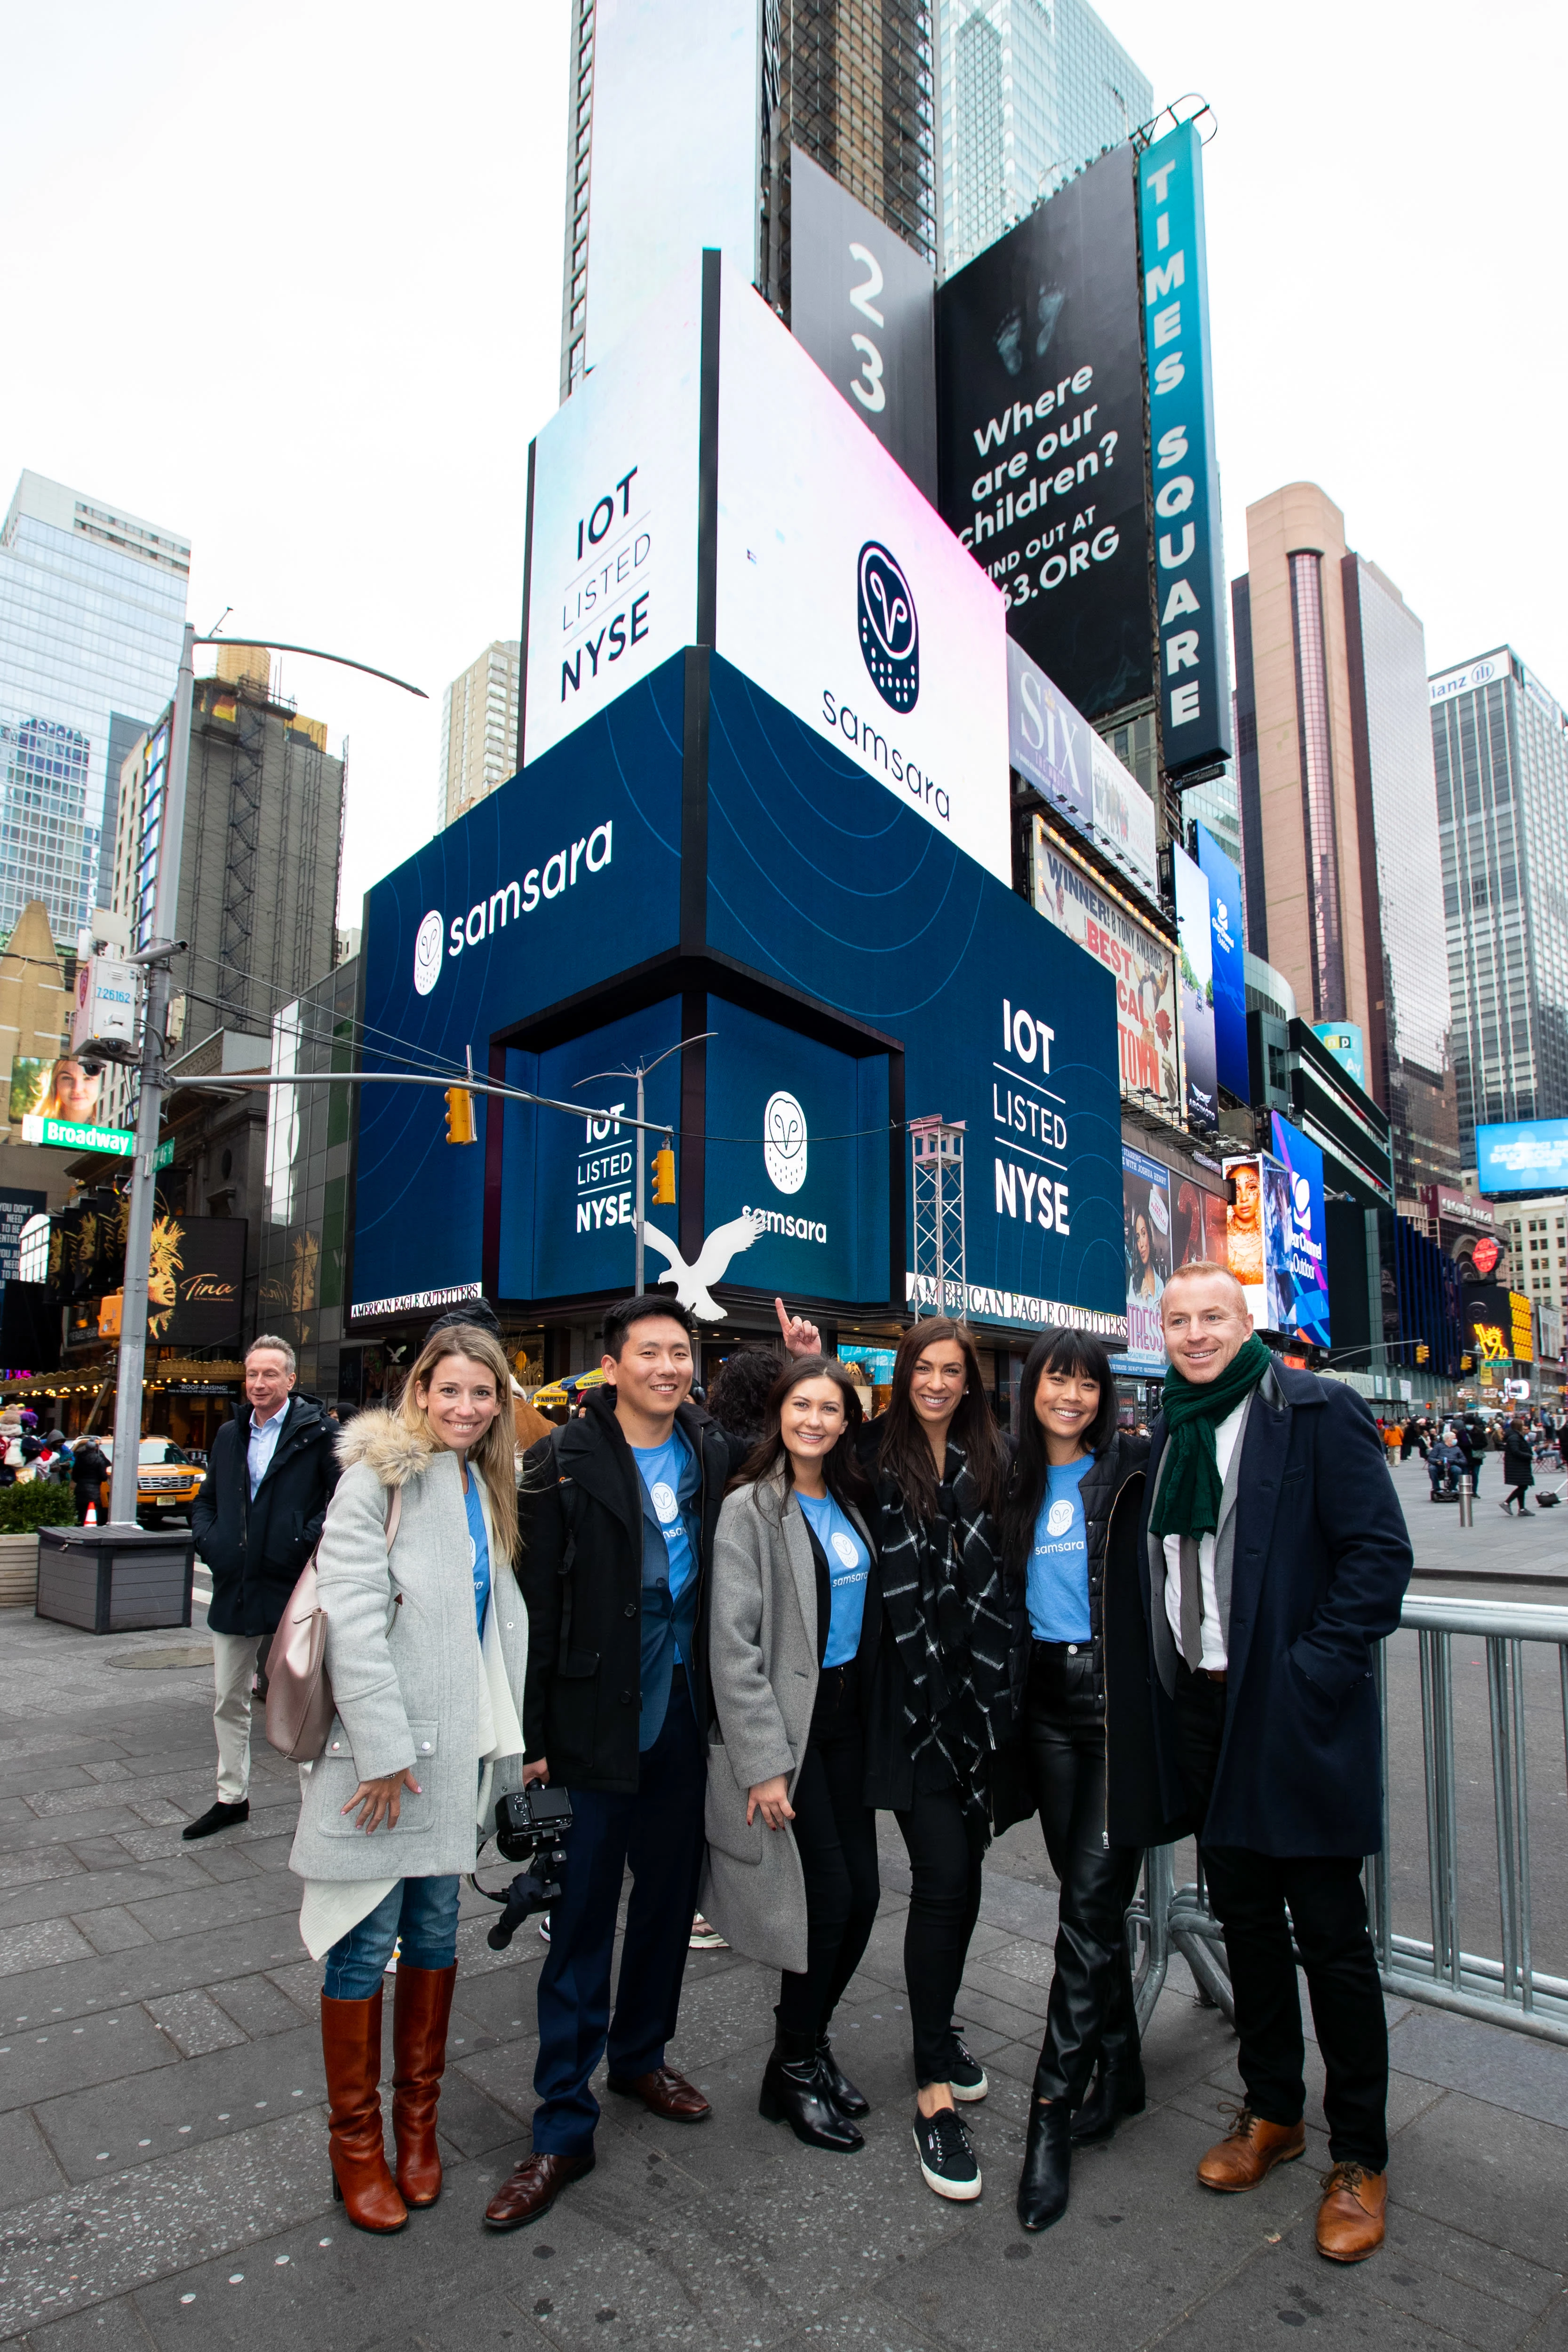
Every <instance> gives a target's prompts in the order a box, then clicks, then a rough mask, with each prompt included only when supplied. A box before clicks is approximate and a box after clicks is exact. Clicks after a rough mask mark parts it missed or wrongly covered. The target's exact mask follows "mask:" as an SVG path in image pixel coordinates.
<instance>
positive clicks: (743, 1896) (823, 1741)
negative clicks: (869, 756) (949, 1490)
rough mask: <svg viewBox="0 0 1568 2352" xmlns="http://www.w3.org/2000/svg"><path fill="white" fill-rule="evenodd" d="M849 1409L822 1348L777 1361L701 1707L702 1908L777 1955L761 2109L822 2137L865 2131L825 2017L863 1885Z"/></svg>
mask: <svg viewBox="0 0 1568 2352" xmlns="http://www.w3.org/2000/svg"><path fill="white" fill-rule="evenodd" d="M859 1427H860V1400H859V1398H858V1395H857V1394H856V1391H855V1388H854V1385H853V1383H852V1381H851V1380H850V1377H849V1374H848V1373H847V1371H846V1370H845V1369H844V1366H843V1365H842V1364H840V1363H839V1362H837V1360H836V1359H833V1358H828V1357H823V1356H805V1357H802V1358H800V1359H798V1360H796V1361H795V1363H793V1364H791V1365H790V1366H789V1367H788V1369H787V1370H784V1371H782V1372H781V1373H780V1375H779V1377H778V1380H777V1381H775V1382H774V1384H773V1392H772V1394H771V1396H770V1397H769V1399H768V1431H767V1434H766V1435H765V1436H764V1437H763V1441H762V1443H761V1444H760V1445H759V1446H758V1447H757V1449H756V1451H755V1453H753V1454H752V1456H751V1459H750V1460H749V1461H748V1462H747V1463H746V1464H745V1465H744V1467H743V1468H742V1471H741V1474H740V1476H739V1477H738V1479H737V1480H736V1481H735V1483H734V1485H733V1486H731V1491H730V1493H729V1495H728V1496H726V1497H725V1501H724V1507H723V1509H722V1510H721V1513H720V1515H719V1528H718V1533H717V1535H716V1536H715V1538H714V1544H713V1570H712V1578H711V1582H710V1597H709V1622H708V1668H709V1674H710V1679H711V1683H712V1690H713V1707H714V1713H715V1716H716V1718H717V1720H716V1724H715V1727H714V1732H713V1735H712V1737H711V1738H710V1745H709V1750H708V1813H707V1831H708V1873H707V1876H706V1877H705V1879H704V1881H703V1885H702V1895H701V1903H702V1908H703V1910H704V1912H705V1913H706V1914H707V1916H708V1917H709V1918H710V1919H711V1920H712V1921H713V1922H714V1924H715V1925H716V1926H717V1927H719V1928H720V1929H721V1932H722V1934H723V1935H724V1936H725V1937H727V1938H728V1940H729V1941H730V1942H731V1944H732V1945H733V1946H734V1947H735V1948H736V1950H737V1951H741V1952H746V1953H749V1954H750V1955H751V1957H752V1958H753V1959H759V1960H765V1961H768V1962H770V1963H771V1964H772V1965H773V1967H775V1968H777V1969H780V1970H781V1972H782V1973H781V1977H780V1982H779V1999H778V2007H777V2009H776V2010H775V2011H774V2015H775V2016H776V2018H777V2020H778V2033H777V2037H776V2039H775V2041H774V2043H773V2056H772V2057H771V2058H770V2059H769V2061H768V2065H767V2072H766V2073H765V2074H764V2075H763V2088H762V2097H761V2101H760V2105H761V2109H762V2112H763V2115H764V2116H767V2117H768V2118H769V2120H770V2121H771V2122H773V2123H778V2122H784V2123H787V2124H789V2125H790V2126H791V2127H792V2129H793V2130H794V2132H795V2137H797V2138H798V2139H802V2140H805V2142H806V2144H807V2146H808V2147H823V2148H833V2149H837V2150H840V2151H847V2150H850V2149H853V2148H858V2147H864V2145H865V2142H864V2140H863V2138H862V2137H861V2134H860V2131H859V2129H858V2118H859V2117H860V2116H865V2115H867V2114H868V2112H869V2108H868V2102H867V2101H866V2100H865V2099H864V2098H862V2096H861V2095H860V2093H859V2092H858V2090H857V2089H856V2088H855V2085H854V2084H853V2083H851V2082H850V2080H849V2079H848V2077H847V2075H846V2074H844V2073H843V2071H842V2069H841V2068H840V2067H839V2065H838V2063H837V2060H836V2059H835V2057H834V2055H833V2050H832V2046H831V2044H830V2042H829V2041H828V2038H827V2028H828V2021H829V2020H830V2019H831V2017H832V2015H833V2011H834V2009H835V2007H836V2006H837V2001H838V1999H839V1996H840V1995H841V1994H842V1992H843V1990H844V1988H845V1986H846V1985H847V1983H848V1981H849V1979H850V1978H851V1977H852V1976H853V1975H854V1973H855V1970H856V1969H857V1968H858V1965H859V1962H860V1957H861V1954H862V1953H863V1952H864V1951H865V1949H866V1945H867V1942H868V1938H869V1937H870V1933H871V1927H872V1924H873V1922H874V1920H875V1919H876V1916H877V1899H878V1895H879V1881H878V1873H877V1835H876V1815H875V1814H874V1813H873V1812H872V1811H871V1809H870V1807H869V1806H868V1804H867V1803H866V1800H865V1769H866V1767H865V1736H864V1732H863V1729H862V1722H863V1715H864V1708H863V1704H862V1690H863V1684H864V1681H865V1679H866V1675H867V1674H868V1671H869V1668H870V1665H871V1663H872V1662H873V1661H874V1659H875V1655H876V1650H877V1643H878V1638H879V1630H880V1624H881V1613H882V1603H881V1598H880V1595H879V1592H878V1591H877V1590H876V1589H875V1583H874V1580H875V1576H876V1553H875V1547H874V1545H873V1543H872V1539H871V1532H870V1517H869V1514H870V1508H871V1503H872V1497H871V1492H870V1484H869V1481H868V1478H867V1477H866V1474H865V1472H864V1471H863V1470H862V1468H861V1466H860V1464H859V1460H858V1456H857V1454H856V1451H855V1444H854V1441H855V1438H856V1436H857V1434H858V1431H859ZM868 1590H869V1598H868Z"/></svg>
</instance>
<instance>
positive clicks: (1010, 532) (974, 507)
mask: <svg viewBox="0 0 1568 2352" xmlns="http://www.w3.org/2000/svg"><path fill="white" fill-rule="evenodd" d="M1136 206H1137V188H1136V177H1135V173H1134V168H1133V158H1132V151H1131V148H1130V147H1120V148H1118V149H1117V150H1116V151H1115V152H1113V153H1111V154H1110V155H1106V156H1102V157H1101V158H1100V161H1099V162H1098V163H1091V164H1090V165H1089V169H1088V170H1087V171H1086V172H1080V173H1079V174H1078V176H1077V177H1076V178H1075V179H1072V180H1069V181H1068V184H1067V185H1066V186H1065V187H1063V188H1061V189H1059V190H1058V193H1057V194H1055V195H1054V196H1052V197H1050V198H1049V199H1048V201H1047V202H1046V203H1045V204H1041V205H1034V207H1033V209H1032V210H1031V211H1030V212H1029V213H1028V215H1027V216H1026V218H1025V219H1024V220H1022V221H1020V222H1019V223H1018V225H1017V226H1016V228H1012V229H1009V230H1008V231H1007V233H1006V235H1005V236H1000V237H998V238H997V239H996V241H995V242H994V244H992V245H990V246H988V247H986V248H985V250H984V252H983V253H980V254H977V255H976V257H975V258H974V259H973V261H971V262H970V263H968V264H967V265H966V267H965V268H963V269H959V270H956V271H955V272H954V273H953V275H952V277H951V278H948V279H947V280H946V281H945V283H944V284H943V285H942V288H941V289H940V291H939V292H938V295H937V434H938V446H939V449H940V453H941V505H942V513H943V514H944V515H945V516H946V518H947V520H948V521H949V522H950V523H951V524H952V528H953V530H955V531H957V533H958V535H959V537H960V538H961V539H962V540H963V543H964V545H965V546H966V547H968V548H970V549H972V550H973V555H974V560H975V562H977V563H979V564H980V565H982V566H983V567H984V570H985V571H986V572H989V573H990V575H991V577H992V579H994V581H995V582H996V583H997V584H998V586H1000V587H1001V588H1003V589H1004V590H1005V593H1006V596H1007V604H1008V612H1007V627H1008V631H1009V633H1010V635H1013V636H1015V637H1016V638H1017V640H1018V642H1019V644H1020V645H1021V646H1024V647H1025V649H1026V652H1027V653H1028V654H1029V655H1030V656H1032V657H1033V658H1034V659H1035V660H1036V661H1037V662H1038V663H1039V664H1040V667H1042V668H1043V669H1044V670H1046V671H1047V673H1048V675H1049V676H1050V677H1053V678H1055V680H1056V682H1057V684H1058V686H1059V687H1060V688H1061V689H1062V691H1063V692H1064V693H1065V694H1068V695H1070V696H1071V698H1072V699H1073V701H1074V703H1075V704H1076V705H1077V707H1078V708H1079V710H1081V711H1083V712H1084V713H1085V715H1086V716H1087V717H1088V718H1089V719H1099V718H1101V717H1103V715H1104V714H1105V713H1106V712H1107V711H1110V710H1119V709H1121V708H1122V707H1123V705H1125V704H1127V703H1129V702H1133V701H1137V700H1140V699H1141V698H1143V697H1146V696H1147V695H1149V694H1150V693H1151V692H1152V689H1153V685H1154V625H1153V614H1152V609H1151V604H1150V582H1149V569H1150V565H1149V558H1150V548H1149V521H1148V509H1147V504H1146V497H1147V493H1146V489H1145V479H1146V477H1145V471H1144V415H1145V410H1144V399H1143V352H1142V340H1143V318H1142V300H1141V289H1140V286H1139V279H1138V266H1139V265H1138V222H1137V210H1136Z"/></svg>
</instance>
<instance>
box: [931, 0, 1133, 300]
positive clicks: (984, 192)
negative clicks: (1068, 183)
mask: <svg viewBox="0 0 1568 2352" xmlns="http://www.w3.org/2000/svg"><path fill="white" fill-rule="evenodd" d="M940 46H941V52H942V270H943V273H944V274H951V272H952V271H953V270H955V269H961V268H963V265H964V263H965V262H966V261H972V260H973V257H974V256H975V255H976V254H977V253H981V252H983V251H984V248H985V247H986V246H988V245H993V244H994V243H995V240H996V239H997V238H998V237H999V236H1001V235H1002V233H1003V231H1004V230H1005V229H1007V228H1010V227H1011V226H1012V225H1013V223H1014V222H1015V221H1018V220H1022V219H1023V217H1024V215H1025V214H1026V213H1027V212H1029V211H1031V210H1032V209H1033V207H1034V206H1035V205H1036V204H1037V203H1038V201H1039V200H1040V198H1041V197H1042V196H1051V195H1054V194H1056V192H1057V190H1058V188H1059V187H1060V186H1061V184H1062V183H1063V182H1064V180H1068V179H1070V178H1071V177H1072V175H1073V173H1075V172H1078V171H1081V170H1082V168H1083V166H1084V165H1085V164H1086V163H1093V161H1094V159H1095V157H1096V156H1097V155H1099V153H1100V151H1101V149H1102V148H1106V147H1118V146H1120V145H1121V142H1122V141H1123V140H1124V139H1126V138H1128V137H1129V136H1130V134H1131V132H1132V131H1135V130H1136V129H1137V128H1138V126H1139V124H1140V123H1142V122H1147V121H1148V120H1149V118H1150V116H1151V115H1152V113H1153V110H1154V95H1153V89H1152V86H1151V84H1150V81H1149V79H1148V77H1147V75H1146V74H1143V73H1142V72H1140V70H1139V68H1137V67H1136V66H1135V65H1134V64H1133V62H1132V60H1131V58H1130V57H1129V56H1128V54H1127V52H1126V50H1125V49H1124V48H1123V47H1122V46H1121V42H1120V41H1119V40H1117V39H1116V38H1115V37H1114V35H1113V34H1111V33H1110V30H1109V29H1108V28H1107V26H1105V25H1104V24H1103V23H1102V22H1101V20H1100V17H1099V16H1097V15H1096V14H1095V12H1094V10H1093V9H1092V8H1091V7H1089V5H1088V0H943V5H942V17H941V35H940Z"/></svg>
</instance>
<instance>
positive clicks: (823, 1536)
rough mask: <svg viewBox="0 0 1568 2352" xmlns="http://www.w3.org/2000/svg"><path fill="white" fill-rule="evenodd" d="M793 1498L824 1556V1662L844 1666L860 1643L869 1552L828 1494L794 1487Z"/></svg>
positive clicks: (869, 1560) (845, 1515) (854, 1528)
mask: <svg viewBox="0 0 1568 2352" xmlns="http://www.w3.org/2000/svg"><path fill="white" fill-rule="evenodd" d="M795 1500H796V1501H797V1502H798V1503H799V1505H800V1507H801V1509H802V1510H803V1511H804V1512H805V1516H806V1517H807V1518H808V1519H809V1521H810V1522H811V1525H812V1527H813V1528H814V1529H815V1530H816V1540H817V1542H818V1543H819V1544H820V1545H821V1546H822V1549H823V1552H824V1554H825V1556H826V1560H827V1583H828V1590H829V1592H830V1594H831V1600H832V1609H831V1614H830V1615H829V1617H828V1621H827V1648H826V1651H825V1652H824V1654H823V1659H822V1663H823V1664H824V1665H825V1666H847V1664H848V1663H849V1661H850V1659H851V1658H852V1657H853V1656H854V1655H855V1653H856V1651H857V1650H858V1648H859V1647H860V1620H861V1617H862V1616H863V1614H864V1612H865V1608H866V1579H867V1576H868V1574H869V1572H870V1567H871V1555H870V1553H869V1552H868V1550H867V1549H866V1545H865V1541H864V1538H862V1537H861V1536H860V1534H859V1533H858V1530H857V1528H856V1526H855V1522H854V1520H853V1519H852V1518H851V1517H849V1514H848V1513H847V1511H844V1510H841V1509H840V1508H839V1507H838V1505H837V1503H836V1502H835V1501H834V1499H833V1497H832V1496H831V1495H824V1496H821V1497H820V1499H819V1498H818V1497H816V1496H813V1495H802V1494H800V1493H799V1492H798V1491H797V1493H796V1496H795Z"/></svg>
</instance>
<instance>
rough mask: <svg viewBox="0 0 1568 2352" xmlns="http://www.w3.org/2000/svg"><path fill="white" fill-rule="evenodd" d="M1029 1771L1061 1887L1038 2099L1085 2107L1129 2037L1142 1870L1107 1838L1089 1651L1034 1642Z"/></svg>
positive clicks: (1101, 1745)
mask: <svg viewBox="0 0 1568 2352" xmlns="http://www.w3.org/2000/svg"><path fill="white" fill-rule="evenodd" d="M1027 1736H1028V1753H1029V1769H1030V1773H1031V1775H1032V1778H1033V1780H1034V1790H1035V1801H1036V1802H1037V1805H1038V1806H1039V1809H1040V1826H1041V1828H1042V1829H1043V1830H1044V1832H1045V1837H1046V1852H1047V1853H1048V1854H1049V1856H1050V1860H1051V1868H1052V1869H1053V1870H1054V1871H1055V1872H1056V1874H1057V1876H1058V1879H1059V1880H1060V1881H1061V1902H1060V1908H1059V1915H1058V1927H1057V1948H1056V1974H1055V1976H1054V1977H1053V1979H1052V1980H1051V1996H1050V2003H1049V2007H1048V2008H1047V2012H1046V2038H1045V2041H1044V2042H1043V2043H1042V2045H1041V2048H1040V2063H1039V2064H1038V2066H1037V2069H1036V2072H1035V2095H1036V2096H1037V2098H1042V2099H1065V2100H1066V2101H1067V2103H1068V2105H1069V2106H1074V2107H1076V2106H1078V2105H1080V2104H1081V2102H1082V2100H1083V2096H1084V2094H1085V2092H1086V2091H1087V2090H1088V2088H1089V2076H1090V2075H1091V2074H1093V2072H1094V2066H1095V2061H1096V2060H1097V2058H1099V2057H1100V2054H1101V2046H1102V2043H1103V2044H1104V2045H1105V2051H1106V2054H1107V2055H1110V2053H1111V2052H1112V2051H1113V2050H1114V2049H1115V2048H1116V2047H1117V2046H1118V2045H1119V2044H1125V2043H1126V2042H1127V2041H1129V2040H1130V2039H1131V2038H1133V2037H1135V2035H1136V2032H1137V2024H1136V2017H1135V2012H1134V2010H1133V2004H1132V1976H1131V1967H1130V1965H1129V1962H1128V1958H1127V1934H1126V1929H1125V1927H1124V1925H1123V1921H1124V1918H1125V1915H1126V1911H1127V1906H1128V1905H1129V1904H1130V1903H1131V1900H1132V1895H1133V1890H1134V1889H1135V1887H1136V1886H1137V1884H1138V1871H1139V1865H1140V1864H1141V1862H1142V1854H1141V1853H1140V1852H1139V1850H1138V1848H1137V1847H1136V1846H1113V1845H1108V1844H1107V1843H1106V1837H1105V1717H1104V1714H1103V1711H1102V1709H1101V1706H1100V1700H1099V1698H1098V1696H1097V1695H1096V1691H1095V1682H1094V1655H1093V1652H1092V1649H1091V1647H1090V1645H1089V1643H1087V1642H1086V1643H1080V1644H1077V1645H1074V1644H1069V1643H1065V1642H1037V1643H1035V1645H1034V1649H1033V1652H1032V1654H1031V1656H1030V1661H1029V1695H1028V1735H1027Z"/></svg>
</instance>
